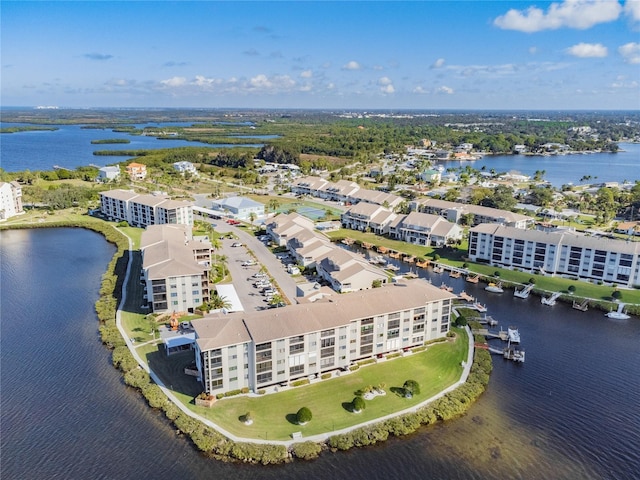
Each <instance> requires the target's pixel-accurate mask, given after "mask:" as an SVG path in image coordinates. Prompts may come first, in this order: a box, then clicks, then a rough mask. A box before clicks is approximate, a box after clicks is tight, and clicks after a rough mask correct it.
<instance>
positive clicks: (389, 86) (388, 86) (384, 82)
mask: <svg viewBox="0 0 640 480" xmlns="http://www.w3.org/2000/svg"><path fill="white" fill-rule="evenodd" d="M378 85H379V86H380V91H381V92H382V93H385V94H391V93H395V91H396V89H395V88H394V87H393V82H392V81H391V79H390V78H389V77H380V78H379V79H378Z"/></svg>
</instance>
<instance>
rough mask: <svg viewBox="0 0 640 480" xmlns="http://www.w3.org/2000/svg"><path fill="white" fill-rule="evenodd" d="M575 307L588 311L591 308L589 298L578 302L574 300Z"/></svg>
mask: <svg viewBox="0 0 640 480" xmlns="http://www.w3.org/2000/svg"><path fill="white" fill-rule="evenodd" d="M572 307H573V308H575V309H576V310H580V311H581V312H586V311H587V310H588V309H589V299H588V298H587V299H584V300H583V301H582V302H580V303H578V302H576V301H575V300H574V301H573V305H572Z"/></svg>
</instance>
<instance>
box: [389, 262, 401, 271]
mask: <svg viewBox="0 0 640 480" xmlns="http://www.w3.org/2000/svg"><path fill="white" fill-rule="evenodd" d="M385 268H386V269H387V270H391V271H393V272H397V271H398V270H400V267H398V266H396V265H394V264H393V263H390V264H388V265H387V266H386V267H385Z"/></svg>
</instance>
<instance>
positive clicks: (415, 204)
mask: <svg viewBox="0 0 640 480" xmlns="http://www.w3.org/2000/svg"><path fill="white" fill-rule="evenodd" d="M409 208H411V210H415V211H418V212H423V213H433V214H435V215H441V216H443V217H444V218H446V219H447V220H449V221H450V222H453V223H459V222H460V220H461V219H462V216H463V215H466V214H472V215H473V224H474V225H478V224H480V223H499V224H502V225H506V226H509V227H516V228H523V229H524V228H529V226H530V225H532V224H533V222H534V219H533V218H532V217H528V216H526V215H521V214H519V213H514V212H509V211H508V210H500V209H498V208H490V207H483V206H481V205H469V204H466V203H457V202H449V201H447V200H439V199H436V198H421V199H419V200H414V201H412V202H410V203H409Z"/></svg>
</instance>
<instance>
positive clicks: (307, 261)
mask: <svg viewBox="0 0 640 480" xmlns="http://www.w3.org/2000/svg"><path fill="white" fill-rule="evenodd" d="M334 248H336V246H335V245H333V244H332V243H331V241H330V240H329V239H328V238H327V237H326V236H324V235H323V234H321V233H319V232H315V231H313V230H307V229H302V230H299V231H297V232H296V233H294V234H293V235H290V236H289V237H288V240H287V249H288V250H289V252H290V253H291V255H292V256H293V258H295V260H296V262H297V263H298V265H302V266H304V267H315V261H316V258H319V257H321V256H322V255H324V254H326V253H329V252H330V251H331V250H333V249H334Z"/></svg>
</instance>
